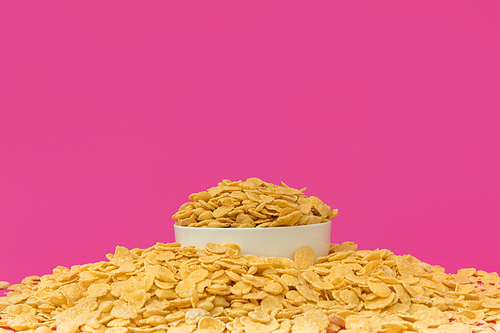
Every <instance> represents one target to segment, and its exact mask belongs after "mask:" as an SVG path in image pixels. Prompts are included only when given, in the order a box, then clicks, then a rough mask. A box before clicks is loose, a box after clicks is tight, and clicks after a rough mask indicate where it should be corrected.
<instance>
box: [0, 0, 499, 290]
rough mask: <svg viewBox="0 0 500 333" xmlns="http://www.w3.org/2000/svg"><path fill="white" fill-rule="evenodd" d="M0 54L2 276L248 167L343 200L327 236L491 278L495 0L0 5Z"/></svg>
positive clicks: (152, 230)
mask: <svg viewBox="0 0 500 333" xmlns="http://www.w3.org/2000/svg"><path fill="white" fill-rule="evenodd" d="M0 48H1V51H0V112H1V113H0V223H1V228H0V233H1V240H0V280H8V281H10V282H18V281H20V280H21V279H22V278H23V277H24V276H27V275H33V274H36V275H41V274H46V273H50V272H51V270H52V268H53V267H55V266H57V265H65V266H70V265H73V264H83V263H87V262H94V261H99V260H104V259H105V257H104V256H105V254H106V253H108V252H111V251H113V250H114V247H115V246H116V245H124V246H127V247H148V246H151V245H153V244H154V243H155V242H156V241H161V242H170V241H173V234H172V221H171V215H172V214H173V213H174V212H175V211H176V210H177V208H178V206H179V205H181V204H182V203H184V202H185V201H186V200H187V197H188V195H189V194H190V193H192V192H196V191H200V190H204V189H206V188H208V187H210V186H214V185H215V184H217V182H219V181H221V180H222V179H224V178H228V179H232V180H238V179H246V178H247V177H252V176H256V177H260V178H262V179H264V180H266V181H270V182H276V183H277V182H279V181H281V180H283V181H285V182H286V183H287V184H289V185H290V186H293V187H297V188H301V187H304V186H307V187H308V190H307V191H306V194H308V195H316V196H319V197H320V198H322V199H323V200H324V201H325V202H326V203H328V204H330V205H331V206H333V207H336V208H339V210H340V215H339V216H338V218H336V219H335V220H334V222H335V224H334V232H333V234H332V241H333V242H342V241H345V240H352V241H354V242H357V243H358V244H359V247H360V248H362V249H374V248H377V247H379V248H389V249H391V250H392V251H394V252H395V253H397V254H404V253H411V254H413V255H414V256H416V257H417V258H420V259H421V260H423V261H427V262H429V263H432V264H440V265H442V266H444V267H445V268H446V269H447V270H448V271H450V272H455V271H456V270H457V269H458V268H461V267H476V268H479V269H483V270H487V271H500V259H499V253H500V242H499V241H498V239H499V235H498V233H499V232H500V227H499V201H500V200H499V199H500V198H499V188H500V176H499V169H500V156H499V146H500V134H499V130H498V127H499V126H498V125H499V120H500V119H499V110H500V5H499V2H498V1H497V0H489V1H486V0H485V1H459V0H453V1H451V0H450V1H435V0H432V1H423V0H419V1H399V0H397V1H330V0H328V1H323V0H317V1H271V0H266V1H256V0H252V1H178V2H168V1H163V0H162V1H137V2H124V1H100V0H99V1H65V2H62V1H55V2H54V1H43V2H40V1H32V2H25V1H9V2H6V3H3V4H2V10H1V11H0Z"/></svg>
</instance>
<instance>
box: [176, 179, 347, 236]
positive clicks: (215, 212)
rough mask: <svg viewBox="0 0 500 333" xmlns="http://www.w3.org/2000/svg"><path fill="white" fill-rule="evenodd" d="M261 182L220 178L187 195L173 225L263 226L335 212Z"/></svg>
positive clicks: (293, 191)
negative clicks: (216, 184) (221, 179)
mask: <svg viewBox="0 0 500 333" xmlns="http://www.w3.org/2000/svg"><path fill="white" fill-rule="evenodd" d="M304 190H305V188H303V189H301V190H297V189H294V188H291V187H288V186H287V185H286V184H284V183H283V182H282V186H279V185H273V184H270V183H267V182H264V181H262V180H260V179H258V178H249V179H247V180H246V181H241V180H240V181H236V182H233V181H230V180H227V179H225V180H223V181H222V182H220V183H219V184H218V186H216V187H212V188H209V189H208V190H207V191H202V192H199V193H193V194H191V195H190V196H189V199H190V200H193V202H186V203H185V204H183V205H182V206H181V207H180V208H179V211H178V212H177V213H175V214H174V215H173V216H172V218H173V219H174V220H176V221H175V224H176V225H179V226H187V227H201V228H264V227H280V226H294V225H306V224H316V223H321V222H327V221H330V220H331V219H333V218H334V217H335V216H337V214H338V209H333V210H332V209H330V207H329V206H327V205H326V204H325V203H324V202H323V201H321V200H320V199H319V198H317V197H315V196H310V197H307V196H305V195H304V194H303V191H304Z"/></svg>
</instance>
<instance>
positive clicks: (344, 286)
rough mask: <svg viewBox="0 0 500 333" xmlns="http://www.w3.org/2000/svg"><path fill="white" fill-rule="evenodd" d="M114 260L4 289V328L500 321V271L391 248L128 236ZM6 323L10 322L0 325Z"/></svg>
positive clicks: (296, 331) (469, 328)
mask: <svg viewBox="0 0 500 333" xmlns="http://www.w3.org/2000/svg"><path fill="white" fill-rule="evenodd" d="M107 259H108V261H101V262H98V263H93V264H85V265H77V266H73V267H71V268H70V269H68V268H65V267H60V266H59V267H57V268H55V269H54V272H53V274H50V275H45V276H42V277H37V276H30V277H27V278H25V279H24V280H23V281H22V283H21V284H18V285H13V286H9V285H8V283H1V282H0V286H2V288H6V287H7V288H9V290H10V292H9V293H8V294H7V296H6V297H0V317H1V319H0V326H4V327H8V328H12V329H15V330H21V331H23V330H25V331H26V332H33V330H34V333H45V332H48V333H50V332H51V329H56V331H57V332H60V333H76V332H87V333H93V332H96V333H153V332H154V333H229V332H231V333H244V332H245V333H268V332H275V333H290V332H291V333H325V332H326V333H334V332H343V333H358V332H364V333H366V332H373V333H375V332H391V333H396V332H428V333H431V332H481V331H484V332H494V331H497V332H498V331H500V324H496V322H497V321H500V279H499V277H498V274H497V273H486V272H484V271H478V270H475V269H473V268H469V269H462V270H459V271H458V273H457V274H446V273H445V272H444V269H442V268H441V267H439V266H432V265H429V264H426V263H424V262H421V261H420V260H418V259H416V258H415V257H412V256H411V255H403V256H399V255H395V254H394V253H392V252H391V251H389V250H380V249H377V250H374V251H368V250H357V246H356V245H355V244H353V243H351V242H345V243H343V244H332V245H331V247H330V254H329V255H327V256H325V257H319V258H317V264H314V262H315V261H316V260H315V259H316V258H315V256H314V254H313V252H312V251H311V249H310V248H301V249H299V250H298V251H297V253H296V255H295V260H293V261H292V260H290V259H288V258H278V257H261V258H258V257H255V256H252V255H242V254H241V253H240V250H239V248H238V246H237V245H234V244H225V245H217V244H210V243H209V244H207V245H206V247H205V248H203V249H199V248H194V247H181V246H180V245H179V244H177V243H170V244H162V243H157V244H156V245H154V246H152V247H150V248H148V249H132V250H128V249H126V248H124V247H121V246H118V247H117V248H116V251H115V253H114V254H108V255H107ZM0 331H2V329H1V328H0Z"/></svg>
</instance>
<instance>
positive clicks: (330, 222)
mask: <svg viewBox="0 0 500 333" xmlns="http://www.w3.org/2000/svg"><path fill="white" fill-rule="evenodd" d="M326 224H330V225H331V224H332V220H330V221H328V222H321V223H315V224H306V225H290V226H280V227H263V228H202V227H188V226H183V225H177V224H173V226H174V228H179V229H186V230H196V229H199V230H205V231H206V230H246V231H249V230H266V229H267V230H277V229H295V230H296V229H297V228H304V227H305V228H308V227H318V226H320V225H326ZM210 232H211V231H210Z"/></svg>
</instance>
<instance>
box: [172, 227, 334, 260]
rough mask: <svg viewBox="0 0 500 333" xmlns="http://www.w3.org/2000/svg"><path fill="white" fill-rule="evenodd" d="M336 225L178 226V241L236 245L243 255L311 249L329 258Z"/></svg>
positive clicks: (201, 245)
mask: <svg viewBox="0 0 500 333" xmlns="http://www.w3.org/2000/svg"><path fill="white" fill-rule="evenodd" d="M331 227H332V222H331V221H329V222H324V223H318V224H311V225H301V226H292V227H274V228H195V227H182V226H178V225H174V233H175V241H176V242H178V243H180V244H181V245H182V246H193V245H194V246H196V247H198V248H204V247H205V244H206V243H216V244H227V243H235V244H238V245H239V246H240V247H241V253H242V254H253V255H254V256H257V257H287V258H290V259H293V255H294V253H295V251H296V250H297V249H298V248H300V247H302V246H310V247H311V248H312V249H313V250H314V253H315V254H316V257H322V256H326V255H328V250H329V247H330V232H331Z"/></svg>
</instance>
